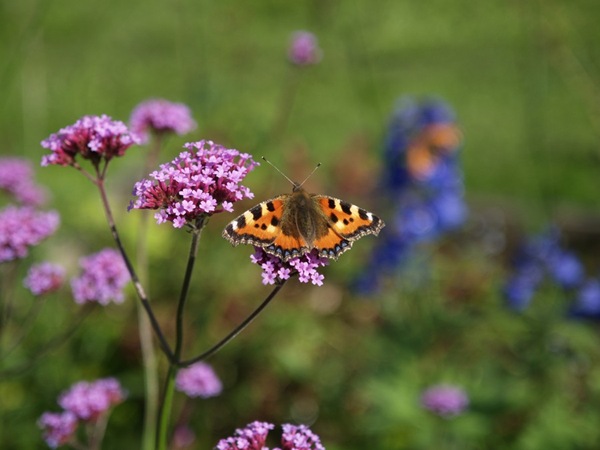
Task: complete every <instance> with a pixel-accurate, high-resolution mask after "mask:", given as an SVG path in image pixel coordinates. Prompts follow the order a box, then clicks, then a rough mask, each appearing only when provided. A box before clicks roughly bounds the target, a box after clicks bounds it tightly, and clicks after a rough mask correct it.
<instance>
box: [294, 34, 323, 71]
mask: <svg viewBox="0 0 600 450" xmlns="http://www.w3.org/2000/svg"><path fill="white" fill-rule="evenodd" d="M322 57H323V52H322V51H321V49H320V48H319V43H318V42H317V38H316V37H315V35H314V34H312V33H309V32H308V31H296V32H295V33H294V34H292V40H291V43H290V48H289V50H288V58H289V60H290V61H291V62H292V63H293V64H296V65H298V66H309V65H312V64H317V63H318V62H319V61H321V58H322Z"/></svg>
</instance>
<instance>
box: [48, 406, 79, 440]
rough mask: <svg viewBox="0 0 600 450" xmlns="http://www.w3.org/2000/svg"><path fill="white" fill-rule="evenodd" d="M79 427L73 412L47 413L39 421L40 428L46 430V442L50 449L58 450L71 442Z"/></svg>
mask: <svg viewBox="0 0 600 450" xmlns="http://www.w3.org/2000/svg"><path fill="white" fill-rule="evenodd" d="M77 425H78V420H77V416H76V415H75V414H73V413H72V412H71V411H63V412H60V413H51V412H46V413H44V414H42V416H41V417H40V419H39V420H38V426H39V427H40V428H41V429H42V430H44V440H45V441H46V444H48V446H49V447H50V448H57V447H60V446H61V445H64V444H66V443H67V442H69V441H70V440H71V439H72V438H73V436H74V434H75V431H76V430H77Z"/></svg>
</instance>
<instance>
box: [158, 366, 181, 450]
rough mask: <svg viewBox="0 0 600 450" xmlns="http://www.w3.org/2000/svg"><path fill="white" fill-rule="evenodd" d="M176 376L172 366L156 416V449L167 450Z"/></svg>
mask: <svg viewBox="0 0 600 450" xmlns="http://www.w3.org/2000/svg"><path fill="white" fill-rule="evenodd" d="M176 375H177V367H176V366H175V365H174V364H171V365H170V366H169V372H168V373H167V379H166V382H165V390H164V392H163V398H162V402H161V407H160V411H159V415H158V427H157V429H156V449H157V450H167V448H168V443H167V437H168V434H169V419H170V418H171V411H172V409H173V395H174V393H175V376H176Z"/></svg>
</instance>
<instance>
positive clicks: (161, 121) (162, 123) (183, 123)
mask: <svg viewBox="0 0 600 450" xmlns="http://www.w3.org/2000/svg"><path fill="white" fill-rule="evenodd" d="M129 123H130V126H131V131H133V132H134V133H136V134H137V135H138V136H139V137H140V139H141V142H142V143H146V142H148V140H149V138H150V132H151V131H152V132H155V133H176V134H179V135H182V134H186V133H189V132H190V131H192V130H194V129H195V128H196V122H195V121H194V119H192V115H191V112H190V109H189V108H188V107H187V106H186V105H184V104H183V103H173V102H170V101H168V100H164V99H151V100H147V101H145V102H142V103H140V104H139V105H137V106H136V107H135V108H134V110H133V111H132V113H131V117H130V119H129Z"/></svg>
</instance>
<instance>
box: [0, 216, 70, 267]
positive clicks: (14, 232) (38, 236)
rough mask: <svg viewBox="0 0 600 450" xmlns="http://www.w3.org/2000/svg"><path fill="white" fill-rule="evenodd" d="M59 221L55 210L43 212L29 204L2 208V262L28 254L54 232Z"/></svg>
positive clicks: (0, 254)
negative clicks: (30, 249) (31, 248)
mask: <svg viewBox="0 0 600 450" xmlns="http://www.w3.org/2000/svg"><path fill="white" fill-rule="evenodd" d="M59 223H60V218H59V215H58V213H56V212H55V211H48V212H41V211H37V210H35V209H33V208H31V207H28V206H7V207H6V208H4V209H2V210H0V263H3V262H5V261H12V260H14V259H20V258H24V257H25V256H27V253H28V250H29V248H30V247H32V246H34V245H37V244H39V243H40V242H41V241H43V240H44V239H46V238H47V237H48V236H50V235H51V234H52V233H54V231H56V228H57V227H58V225H59Z"/></svg>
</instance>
